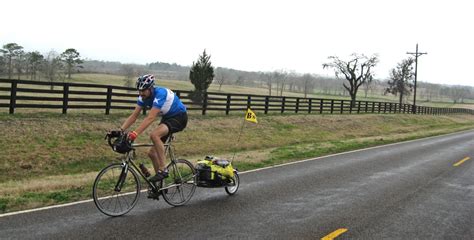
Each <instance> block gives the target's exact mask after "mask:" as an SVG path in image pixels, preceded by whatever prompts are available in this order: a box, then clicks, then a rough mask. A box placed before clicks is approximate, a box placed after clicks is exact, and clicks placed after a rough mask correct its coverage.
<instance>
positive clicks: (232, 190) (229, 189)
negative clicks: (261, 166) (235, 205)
mask: <svg viewBox="0 0 474 240" xmlns="http://www.w3.org/2000/svg"><path fill="white" fill-rule="evenodd" d="M232 182H234V186H227V187H225V191H226V192H227V194H229V195H231V196H232V195H234V194H235V193H236V192H237V190H239V186H240V178H239V174H238V173H237V171H234V177H233V178H232Z"/></svg>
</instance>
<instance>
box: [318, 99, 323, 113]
mask: <svg viewBox="0 0 474 240" xmlns="http://www.w3.org/2000/svg"><path fill="white" fill-rule="evenodd" d="M323 107H324V99H321V100H320V102H319V114H323Z"/></svg>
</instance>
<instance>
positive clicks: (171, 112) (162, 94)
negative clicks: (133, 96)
mask: <svg viewBox="0 0 474 240" xmlns="http://www.w3.org/2000/svg"><path fill="white" fill-rule="evenodd" d="M151 92H152V96H151V97H150V98H148V99H146V100H145V101H144V100H143V99H142V97H141V96H139V97H138V101H137V104H138V106H140V107H149V108H151V107H154V108H159V109H160V110H161V115H162V116H163V117H173V116H175V115H178V114H180V113H183V112H186V107H185V106H184V104H183V103H182V102H181V100H179V98H178V96H176V94H174V92H173V91H171V90H169V89H168V88H163V87H154V89H153V90H152V91H151Z"/></svg>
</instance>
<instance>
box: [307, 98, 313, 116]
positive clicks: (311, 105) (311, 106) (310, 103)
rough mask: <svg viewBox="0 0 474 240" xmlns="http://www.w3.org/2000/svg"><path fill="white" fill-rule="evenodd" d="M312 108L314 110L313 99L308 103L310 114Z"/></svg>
mask: <svg viewBox="0 0 474 240" xmlns="http://www.w3.org/2000/svg"><path fill="white" fill-rule="evenodd" d="M312 108H313V99H311V98H310V99H309V102H308V113H311V111H312Z"/></svg>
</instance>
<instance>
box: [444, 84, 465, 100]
mask: <svg viewBox="0 0 474 240" xmlns="http://www.w3.org/2000/svg"><path fill="white" fill-rule="evenodd" d="M446 93H447V95H448V96H449V98H451V100H453V102H454V103H460V102H464V99H465V98H466V97H467V96H469V93H470V92H469V89H468V88H467V87H463V86H451V87H448V89H447V90H446Z"/></svg>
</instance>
